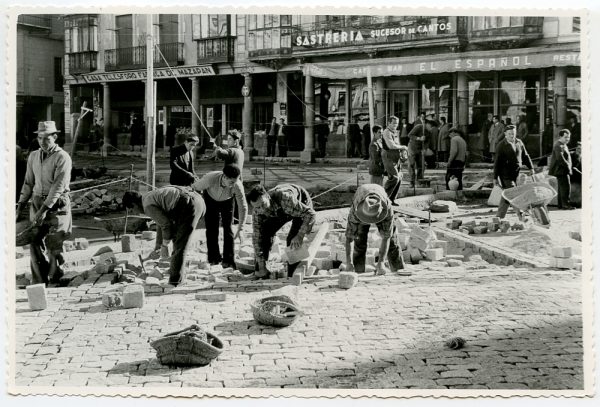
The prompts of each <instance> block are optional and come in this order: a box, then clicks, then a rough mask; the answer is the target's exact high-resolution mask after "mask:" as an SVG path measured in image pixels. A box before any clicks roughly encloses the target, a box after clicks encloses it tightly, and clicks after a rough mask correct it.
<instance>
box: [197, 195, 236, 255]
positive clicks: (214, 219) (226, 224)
mask: <svg viewBox="0 0 600 407" xmlns="http://www.w3.org/2000/svg"><path fill="white" fill-rule="evenodd" d="M204 202H205V203H206V216H205V217H204V222H205V224H206V246H207V249H208V262H209V263H215V264H216V263H220V262H221V261H223V262H224V263H229V264H233V263H234V242H233V230H232V229H231V226H232V225H233V198H229V199H227V200H226V201H220V202H219V201H215V200H214V199H212V198H211V197H210V195H208V193H206V192H205V193H204ZM219 223H222V224H223V257H221V253H220V252H219Z"/></svg>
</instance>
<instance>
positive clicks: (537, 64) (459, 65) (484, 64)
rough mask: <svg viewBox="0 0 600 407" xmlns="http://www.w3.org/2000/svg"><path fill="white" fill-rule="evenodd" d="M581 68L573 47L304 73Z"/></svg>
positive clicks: (330, 66) (318, 66)
mask: <svg viewBox="0 0 600 407" xmlns="http://www.w3.org/2000/svg"><path fill="white" fill-rule="evenodd" d="M579 65H580V55H579V49H575V50H574V49H573V46H571V47H552V48H548V49H540V48H539V47H538V48H517V49H510V50H493V51H471V52H464V53H452V54H438V55H426V56H411V57H398V58H380V59H363V60H356V61H336V62H322V63H307V64H304V66H303V71H304V74H305V75H311V76H314V77H317V78H329V79H357V78H365V77H367V75H368V73H369V72H370V74H371V76H372V77H379V76H405V75H423V74H434V73H443V72H465V71H498V70H508V69H530V68H548V67H553V66H579Z"/></svg>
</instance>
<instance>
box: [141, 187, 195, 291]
mask: <svg viewBox="0 0 600 407" xmlns="http://www.w3.org/2000/svg"><path fill="white" fill-rule="evenodd" d="M154 211H162V212H164V210H163V209H162V208H160V207H158V206H154V205H150V206H148V207H146V208H144V212H146V214H147V215H149V216H152V212H154ZM204 212H205V205H204V200H203V199H202V196H201V195H200V194H198V193H188V194H182V196H181V198H179V202H177V205H176V206H175V208H174V209H173V210H172V211H171V212H170V213H168V214H167V216H168V217H169V218H171V219H173V221H172V222H173V223H172V225H171V230H173V231H174V234H173V236H172V238H173V253H172V255H171V264H170V267H169V283H171V284H173V285H177V284H179V283H182V282H184V281H185V267H184V264H183V261H184V258H185V253H186V248H187V244H188V242H189V240H190V236H191V235H192V233H193V232H194V229H196V225H198V221H199V220H200V218H201V217H202V216H203V215H204ZM156 244H157V245H158V246H160V244H162V230H161V229H160V228H158V231H157V233H156Z"/></svg>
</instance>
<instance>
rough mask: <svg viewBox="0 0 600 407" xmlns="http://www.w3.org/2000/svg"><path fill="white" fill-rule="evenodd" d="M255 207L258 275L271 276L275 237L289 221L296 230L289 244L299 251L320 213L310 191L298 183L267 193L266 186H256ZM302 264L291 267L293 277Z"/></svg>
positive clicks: (251, 198) (250, 196) (253, 191)
mask: <svg viewBox="0 0 600 407" xmlns="http://www.w3.org/2000/svg"><path fill="white" fill-rule="evenodd" d="M248 201H250V203H251V204H252V208H253V214H252V231H253V233H252V243H253V245H254V255H255V256H256V267H255V268H256V272H255V276H256V277H257V278H260V279H265V278H268V277H269V270H268V269H267V261H268V260H269V252H270V251H271V246H272V244H273V237H274V236H275V234H276V233H277V231H278V230H279V229H281V228H282V227H283V225H285V224H286V223H288V222H289V221H292V227H291V228H290V231H289V233H288V236H287V239H286V243H287V246H288V247H290V248H292V249H298V248H300V246H302V244H303V242H304V237H305V236H306V235H307V234H308V233H310V231H311V230H312V226H313V224H314V223H315V218H316V212H315V210H314V209H313V203H312V199H311V198H310V195H309V193H308V191H307V190H306V189H304V188H302V187H301V186H298V185H294V184H281V185H277V186H276V187H275V188H272V189H270V190H269V191H267V190H266V189H265V188H264V187H263V186H262V185H260V184H259V185H255V186H254V187H253V188H252V189H251V190H250V192H249V193H248ZM298 264H299V263H293V264H288V276H290V277H291V276H292V274H293V273H294V270H295V269H296V267H297V266H298Z"/></svg>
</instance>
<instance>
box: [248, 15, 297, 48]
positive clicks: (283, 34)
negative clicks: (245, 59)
mask: <svg viewBox="0 0 600 407" xmlns="http://www.w3.org/2000/svg"><path fill="white" fill-rule="evenodd" d="M246 18H247V20H246V21H247V25H248V35H247V39H248V42H247V45H246V47H247V49H248V51H257V50H269V49H280V48H290V47H291V46H292V33H291V28H290V27H291V21H292V16H291V15H273V14H268V15H248V16H246ZM284 27H285V28H284Z"/></svg>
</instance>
